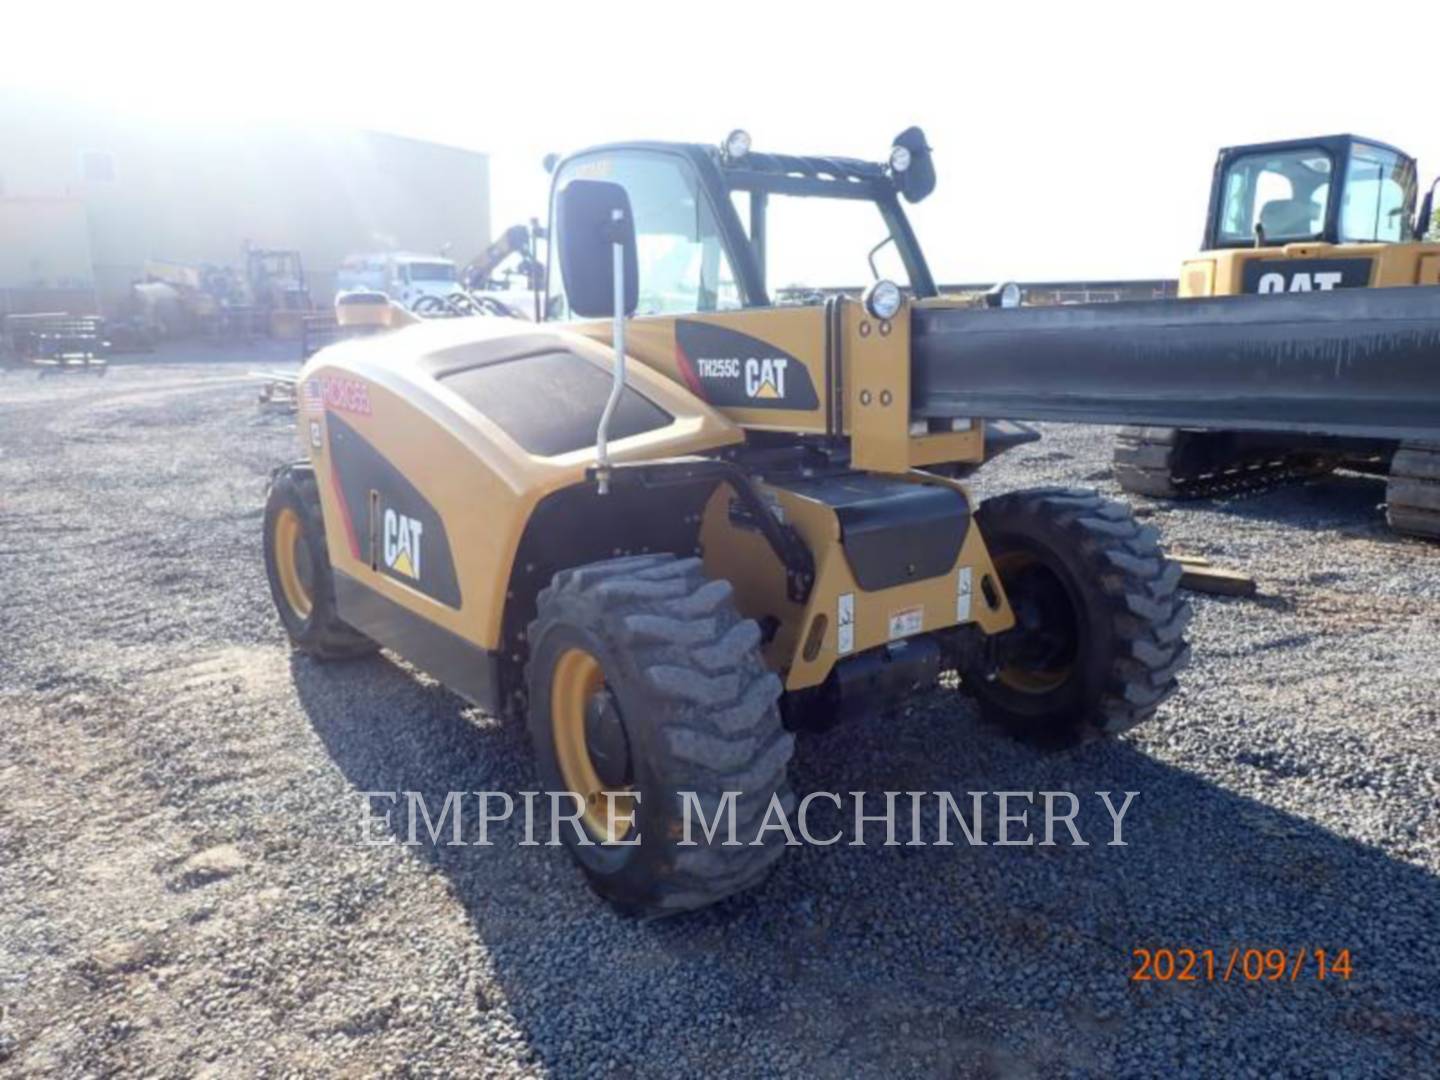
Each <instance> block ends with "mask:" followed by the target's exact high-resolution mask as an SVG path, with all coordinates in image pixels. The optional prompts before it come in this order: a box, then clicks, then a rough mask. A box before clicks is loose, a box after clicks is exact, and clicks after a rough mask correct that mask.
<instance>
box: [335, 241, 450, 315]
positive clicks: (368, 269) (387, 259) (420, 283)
mask: <svg viewBox="0 0 1440 1080" xmlns="http://www.w3.org/2000/svg"><path fill="white" fill-rule="evenodd" d="M459 291H460V281H459V272H458V270H457V268H456V266H455V262H454V260H452V259H447V258H445V256H443V255H416V254H411V253H407V252H398V251H391V252H383V253H380V254H374V255H351V256H350V257H349V258H347V259H346V260H345V261H344V262H343V263H341V264H340V269H339V270H338V271H337V272H336V274H335V294H336V296H337V297H338V296H340V295H341V294H343V293H348V292H378V293H384V294H385V295H386V296H388V297H390V299H391V300H394V301H395V302H396V303H398V304H402V305H404V306H405V307H407V308H414V306H415V303H416V301H418V300H420V299H421V298H422V297H426V296H434V297H438V298H439V299H442V300H443V299H445V298H446V297H448V296H451V295H453V294H454V293H457V292H459Z"/></svg>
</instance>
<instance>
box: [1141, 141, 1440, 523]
mask: <svg viewBox="0 0 1440 1080" xmlns="http://www.w3.org/2000/svg"><path fill="white" fill-rule="evenodd" d="M1417 177H1418V168H1417V166H1416V163H1415V159H1414V158H1412V157H1411V156H1410V155H1408V154H1406V153H1405V152H1404V151H1402V150H1399V149H1397V148H1396V147H1393V146H1387V145H1386V144H1384V143H1382V142H1379V141H1377V140H1374V139H1364V138H1359V137H1356V136H1353V135H1332V136H1326V137H1323V138H1313V139H1294V140H1290V141H1286V142H1274V143H1259V144H1250V145H1246V146H1232V147H1227V148H1225V149H1223V150H1221V151H1220V154H1219V157H1218V159H1217V160H1216V163H1215V177H1214V181H1213V183H1212V185H1211V191H1210V207H1209V213H1208V215H1207V218H1206V223H1205V238H1204V244H1203V247H1204V251H1202V252H1201V254H1199V255H1197V256H1196V257H1195V258H1193V259H1190V260H1189V261H1187V262H1186V263H1185V265H1184V266H1183V267H1182V268H1181V271H1180V295H1181V296H1182V297H1186V298H1202V297H1216V296H1247V295H1248V296H1262V297H1282V296H1294V295H1303V294H1311V293H1313V294H1316V295H1317V296H1319V297H1321V298H1337V297H1339V296H1341V295H1342V294H1344V293H1346V292H1347V291H1348V290H1353V289H1367V288H1381V289H1388V288H1395V287H1401V286H1422V287H1423V286H1428V287H1429V291H1430V292H1431V293H1432V294H1433V293H1434V292H1435V291H1436V289H1435V287H1436V286H1437V285H1440V237H1434V236H1433V235H1430V234H1431V232H1432V230H1433V227H1434V210H1435V191H1436V185H1437V184H1440V181H1437V182H1436V184H1432V185H1431V187H1430V189H1429V191H1428V193H1427V194H1425V195H1424V197H1423V198H1422V199H1421V200H1420V205H1419V208H1418V209H1417V208H1416V198H1417V194H1418V185H1417ZM1427 236H1429V238H1428V239H1427ZM1430 362H1431V363H1433V364H1435V365H1437V366H1440V352H1437V353H1435V354H1433V355H1432V357H1431V361H1430ZM1367 407H1368V403H1367V402H1366V401H1365V399H1363V398H1356V399H1355V400H1354V401H1353V402H1352V403H1351V406H1350V409H1351V413H1352V416H1353V418H1354V420H1355V422H1356V423H1355V426H1356V427H1357V428H1360V429H1363V428H1365V427H1366V424H1365V421H1366V417H1365V415H1364V410H1365V409H1366V408H1367ZM1336 467H1344V468H1348V469H1355V470H1359V471H1362V472H1367V473H1371V474H1373V475H1377V476H1385V477H1388V480H1387V484H1386V516H1387V519H1388V521H1389V522H1390V525H1391V527H1392V528H1394V529H1395V530H1397V531H1399V532H1403V533H1409V534H1411V535H1415V536H1423V537H1427V538H1429V539H1440V445H1436V444H1434V443H1430V442H1425V441H1417V440H1409V441H1407V440H1404V439H1397V438H1389V437H1377V436H1369V435H1359V434H1342V433H1337V432H1336V431H1334V430H1333V425H1318V426H1315V427H1313V428H1307V427H1305V426H1304V425H1297V426H1295V427H1292V428H1291V429H1288V430H1284V431H1276V430H1270V429H1263V430H1224V431H1217V430H1215V429H1213V428H1212V429H1206V428H1194V427H1186V428H1175V427H1159V426H1152V425H1131V426H1127V427H1125V428H1123V429H1122V430H1121V432H1120V434H1119V437H1118V440H1117V442H1116V446H1115V478H1116V480H1118V481H1119V483H1120V486H1121V487H1123V488H1124V489H1125V490H1126V491H1129V492H1134V493H1136V494H1140V495H1148V496H1153V497H1157V498H1167V499H1195V498H1202V497H1206V496H1213V495H1223V494H1229V493H1233V492H1237V491H1245V490H1251V489H1255V488H1260V487H1268V486H1271V485H1274V484H1277V483H1283V482H1286V481H1290V480H1299V479H1304V478H1309V477H1314V476H1318V475H1323V474H1325V473H1328V472H1329V471H1331V470H1332V469H1334V468H1336Z"/></svg>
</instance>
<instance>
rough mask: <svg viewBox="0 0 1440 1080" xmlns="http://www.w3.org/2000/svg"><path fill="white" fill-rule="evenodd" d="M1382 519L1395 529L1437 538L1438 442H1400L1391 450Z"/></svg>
mask: <svg viewBox="0 0 1440 1080" xmlns="http://www.w3.org/2000/svg"><path fill="white" fill-rule="evenodd" d="M1385 518H1386V520H1387V521H1389V522H1390V527H1391V528H1392V529H1394V530H1395V531H1396V532H1400V533H1405V534H1406V535H1408V536H1420V537H1424V538H1426V539H1428V540H1440V443H1404V444H1403V445H1402V446H1401V447H1400V449H1399V450H1397V451H1396V452H1395V457H1394V458H1393V459H1392V460H1391V462H1390V478H1389V480H1387V481H1386V484H1385Z"/></svg>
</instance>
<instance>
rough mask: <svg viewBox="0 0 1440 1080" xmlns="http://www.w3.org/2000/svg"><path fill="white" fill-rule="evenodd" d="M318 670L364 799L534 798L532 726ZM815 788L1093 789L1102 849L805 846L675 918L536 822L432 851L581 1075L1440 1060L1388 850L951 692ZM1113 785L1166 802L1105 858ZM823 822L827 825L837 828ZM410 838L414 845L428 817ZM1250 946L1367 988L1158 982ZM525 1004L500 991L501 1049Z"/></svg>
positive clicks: (507, 988)
mask: <svg viewBox="0 0 1440 1080" xmlns="http://www.w3.org/2000/svg"><path fill="white" fill-rule="evenodd" d="M293 674H294V680H295V685H296V687H297V690H298V692H299V696H300V700H301V702H302V703H303V706H304V708H305V709H306V711H307V713H308V714H309V716H310V719H311V721H312V723H313V724H314V728H315V731H316V732H317V734H318V735H319V737H320V738H321V739H322V740H323V741H324V744H325V746H326V747H327V748H328V750H329V753H330V754H331V756H332V757H333V758H334V760H335V761H336V763H337V764H338V765H339V767H340V768H341V769H342V770H343V771H344V773H345V775H346V776H347V777H348V779H349V781H350V782H351V784H352V785H353V786H354V789H355V790H356V791H357V792H359V791H402V790H414V791H421V792H424V793H425V794H426V796H427V798H428V800H429V802H430V805H431V806H432V807H433V808H438V807H439V806H440V805H441V802H442V801H443V797H444V793H445V792H448V791H451V790H458V791H476V790H487V789H489V790H509V791H511V792H514V791H516V790H520V789H525V788H529V787H533V786H534V783H535V780H534V774H533V772H532V770H531V766H530V762H529V748H528V745H527V739H526V736H525V734H524V732H523V730H522V729H521V726H520V725H518V724H516V725H503V724H499V723H496V722H494V721H492V720H490V719H488V718H483V717H479V716H478V715H477V714H476V713H475V712H474V711H473V710H470V709H468V708H467V707H466V706H465V705H464V703H463V702H461V701H460V700H459V699H457V698H455V697H454V696H452V695H450V694H449V693H448V692H446V691H444V690H442V689H440V688H439V687H436V686H435V685H433V684H430V683H428V682H426V681H423V680H420V679H418V678H416V677H415V676H414V675H413V674H411V673H410V672H409V671H408V670H407V669H405V668H402V667H400V666H398V665H396V664H393V663H391V662H389V661H387V660H374V661H365V662H360V663H356V664H350V665H334V666H317V665H314V664H312V663H311V662H309V661H307V660H304V659H296V660H295V661H294V663H293ZM1163 722H1164V721H1163V719H1162V720H1160V721H1159V723H1163ZM793 775H794V778H795V780H796V788H797V792H798V793H800V794H803V793H805V792H806V791H811V790H818V789H824V790H829V791H837V792H848V791H856V790H867V791H872V792H874V791H884V790H887V789H890V790H915V791H918V790H924V791H937V790H950V791H953V792H957V793H963V792H968V791H999V790H1005V791H1021V792H1028V791H1045V790H1073V791H1075V792H1077V793H1079V794H1080V795H1081V798H1082V805H1081V814H1080V817H1079V819H1078V821H1077V823H1078V824H1079V826H1080V828H1081V831H1082V833H1083V834H1084V835H1085V837H1086V838H1087V840H1089V841H1091V846H1088V847H1069V846H1058V847H990V846H987V847H970V846H963V847H948V848H946V847H935V846H926V847H904V846H902V847H890V848H887V847H881V846H869V847H863V848H861V847H848V846H835V847H824V848H820V847H806V848H797V849H795V850H793V851H792V852H790V853H789V854H788V855H787V857H786V858H785V859H784V860H782V861H781V863H780V866H779V869H778V870H777V871H776V873H775V874H774V875H773V876H772V877H771V878H770V880H769V881H768V882H767V883H766V884H765V885H764V886H763V887H762V888H760V889H759V890H758V891H756V892H754V893H752V894H749V895H746V896H743V897H740V898H736V899H733V900H731V901H727V902H726V903H724V904H722V905H719V906H718V907H716V908H713V909H710V910H708V911H704V912H700V913H697V914H694V915H689V916H682V917H680V918H676V919H672V920H668V921H661V922H652V923H641V922H636V921H634V920H627V919H623V918H620V917H617V916H616V915H614V914H613V913H612V912H611V911H610V910H609V909H608V908H606V907H605V906H604V905H603V904H602V903H601V902H599V901H598V900H596V899H595V898H594V897H593V896H592V895H591V893H590V892H589V891H588V890H587V889H586V887H585V885H584V883H583V881H582V880H581V877H580V875H579V872H578V871H577V870H575V869H574V868H573V867H572V866H571V864H570V862H569V859H568V857H567V856H566V855H565V854H564V853H563V852H562V851H560V850H558V849H553V848H548V847H539V848H521V847H517V846H515V842H516V841H518V840H519V839H520V835H519V830H518V827H517V828H515V829H513V830H510V831H504V832H500V833H497V834H495V835H496V837H497V839H498V840H499V843H498V844H496V845H495V846H492V847H487V848H481V847H434V846H431V845H430V844H429V842H428V840H427V841H426V842H425V843H423V844H421V845H419V846H415V847H412V848H410V849H409V851H411V852H413V856H414V858H415V859H417V860H421V861H423V862H424V863H426V864H428V865H429V866H431V867H433V868H434V869H436V870H438V871H439V872H441V873H443V874H445V875H446V876H447V878H448V879H449V881H450V882H451V884H452V885H453V890H454V895H455V896H456V897H457V898H458V900H459V901H460V903H461V904H463V905H464V907H465V909H466V911H467V913H468V915H469V918H470V920H471V921H472V923H473V925H474V929H475V935H476V937H477V939H478V941H479V943H480V945H481V947H482V949H483V952H484V953H485V955H486V956H487V958H488V961H489V963H490V965H492V966H493V969H494V971H495V972H496V973H497V975H498V978H499V980H500V982H501V984H502V986H503V991H504V998H505V1001H504V1003H503V1006H504V1008H506V1009H507V1010H508V1011H509V1012H510V1013H511V1014H512V1015H513V1016H514V1018H515V1020H516V1022H517V1023H518V1024H519V1025H520V1026H521V1027H522V1028H523V1030H524V1031H525V1034H526V1037H527V1039H528V1041H529V1044H530V1047H531V1050H532V1052H533V1054H534V1056H535V1058H536V1061H537V1063H538V1064H539V1065H541V1066H543V1067H545V1068H547V1069H550V1070H553V1072H554V1073H555V1074H556V1075H576V1074H579V1073H582V1072H583V1073H584V1074H586V1075H610V1074H615V1075H626V1076H628V1075H634V1074H635V1073H636V1072H639V1073H640V1074H645V1075H697V1074H704V1073H712V1072H715V1071H719V1070H721V1069H722V1068H723V1069H726V1070H729V1071H733V1072H736V1073H740V1074H755V1073H762V1072H763V1073H782V1072H792V1071H794V1072H801V1073H804V1074H807V1075H823V1076H837V1077H839V1076H855V1075H895V1074H907V1075H924V1076H970V1075H980V1076H1050V1075H1092V1076H1102V1075H1103V1076H1109V1075H1154V1074H1156V1073H1159V1072H1162V1071H1164V1072H1181V1073H1185V1074H1205V1073H1209V1074H1213V1073H1215V1072H1216V1071H1217V1070H1218V1069H1219V1068H1220V1067H1221V1066H1222V1065H1223V1066H1224V1071H1225V1072H1226V1073H1227V1074H1230V1075H1246V1071H1247V1068H1248V1069H1254V1070H1255V1075H1270V1074H1271V1073H1272V1072H1273V1073H1280V1074H1284V1075H1294V1074H1297V1073H1306V1074H1309V1073H1324V1072H1326V1070H1329V1069H1334V1070H1336V1072H1337V1074H1341V1075H1362V1074H1388V1075H1406V1074H1408V1075H1419V1074H1421V1073H1423V1072H1425V1071H1426V1070H1427V1069H1428V1068H1429V1067H1430V1066H1427V1065H1425V1062H1427V1061H1428V1062H1430V1063H1431V1065H1433V1062H1434V1061H1435V1060H1436V1056H1435V1055H1436V1052H1437V1042H1436V1039H1437V1036H1436V1032H1437V1030H1440V1005H1437V995H1436V994H1435V990H1436V987H1437V972H1440V953H1437V945H1436V936H1435V927H1436V926H1437V925H1440V879H1437V878H1436V877H1434V876H1432V875H1430V874H1427V873H1425V872H1423V871H1421V870H1419V869H1417V868H1415V867H1412V866H1410V865H1408V864H1406V863H1403V862H1400V861H1397V860H1395V859H1393V858H1391V857H1388V856H1387V855H1385V854H1384V853H1382V852H1381V851H1379V850H1377V849H1375V848H1371V847H1368V846H1365V845H1363V844H1360V843H1356V842H1354V841H1352V840H1349V839H1346V838H1343V837H1340V836H1337V835H1336V834H1334V833H1332V832H1329V831H1327V830H1325V829H1323V828H1320V827H1317V826H1316V825H1314V824H1312V823H1311V822H1309V821H1307V820H1305V819H1304V818H1301V817H1296V816H1293V815H1289V814H1286V813H1283V812H1279V811H1277V810H1275V809H1274V808H1272V807H1269V806H1266V805H1265V804H1263V803H1260V802H1256V801H1254V800H1252V799H1249V798H1245V797H1242V796H1239V795H1236V794H1234V793H1232V792H1230V791H1228V790H1225V789H1223V788H1220V787H1217V786H1215V785H1213V784H1211V783H1208V782H1207V781H1205V780H1203V779H1200V778H1198V777H1196V776H1193V775H1190V774H1188V773H1186V772H1183V771H1179V770H1177V769H1175V768H1172V767H1170V766H1168V765H1165V764H1162V763H1160V762H1157V761H1155V760H1153V759H1151V758H1150V757H1147V756H1146V755H1145V754H1144V753H1141V752H1139V751H1138V750H1137V749H1136V748H1135V747H1134V746H1133V745H1132V744H1130V743H1129V742H1126V741H1120V742H1111V743H1104V744H1092V745H1090V746H1087V747H1083V748H1080V749H1078V750H1074V751H1070V752H1064V753H1050V754H1042V753H1039V752H1036V751H1034V750H1031V749H1027V748H1025V747H1023V746H1019V745H1017V744H1015V743H1013V742H1011V741H1010V740H1008V739H1006V738H1005V737H1003V736H1002V735H1001V734H999V733H997V732H995V731H993V730H990V729H988V728H987V727H985V726H984V725H982V724H980V723H979V722H978V721H977V719H976V718H975V716H974V714H973V712H972V710H971V709H970V708H969V707H968V705H966V704H965V703H964V702H963V700H962V699H959V698H956V697H954V696H952V695H950V694H947V693H946V692H943V691H937V692H935V693H932V694H929V695H925V696H923V697H919V698H917V699H916V700H915V701H914V702H912V703H911V705H910V706H909V707H908V708H907V710H906V711H905V713H904V714H903V715H897V716H890V717H875V718H872V719H871V720H870V721H868V722H866V723H863V724H856V725H854V726H851V727H849V728H845V729H842V730H839V731H836V732H834V733H831V734H829V735H827V736H824V737H804V738H802V739H801V741H800V745H799V749H798V752H797V758H796V765H795V767H794V773H793ZM1276 782H1283V781H1279V780H1277V781H1276ZM1097 790H1100V791H1111V792H1116V793H1118V792H1123V791H1136V792H1138V793H1139V794H1138V795H1137V796H1136V799H1135V802H1134V804H1133V805H1132V807H1131V808H1130V811H1129V813H1128V815H1127V816H1126V818H1125V833H1124V836H1125V840H1126V841H1127V846H1124V847H1113V846H1107V845H1106V841H1108V840H1110V839H1111V824H1110V818H1109V816H1108V815H1107V814H1106V812H1105V810H1104V809H1103V807H1102V806H1101V804H1100V803H1099V802H1098V800H1097V799H1096V798H1095V796H1094V792H1096V791H1097ZM961 801H962V805H964V804H965V800H963V799H962V800H961ZM1117 802H1118V797H1117ZM357 804H358V800H357ZM816 807H817V809H822V808H823V809H828V813H824V812H817V813H815V814H813V815H812V818H811V828H812V832H813V833H814V834H815V835H816V836H826V835H829V834H831V833H833V832H834V831H835V829H836V828H838V827H839V826H840V824H841V823H840V821H839V818H838V815H837V814H836V812H835V811H834V809H833V807H831V806H829V804H826V803H817V804H816ZM393 827H394V830H395V835H396V838H397V839H400V840H403V839H404V834H405V826H404V823H403V815H396V820H395V821H394V822H393ZM871 829H872V832H875V831H876V830H875V827H874V826H872V827H871ZM994 833H995V826H994V821H993V815H992V816H991V819H990V820H989V821H988V822H987V824H986V826H985V835H986V836H989V837H991V838H993V836H994ZM925 834H926V838H927V839H928V840H933V839H934V838H935V828H934V816H933V815H927V827H926V829H925ZM464 835H465V837H466V838H467V839H473V837H474V812H473V807H471V808H470V810H469V813H468V816H467V820H466V823H465V834H464ZM954 835H955V833H954V831H953V830H952V836H954ZM1061 835H1063V830H1062V831H1061ZM422 837H423V833H422ZM875 838H876V840H878V839H879V838H880V837H879V836H878V835H877V836H876V837H875ZM908 838H909V836H908V826H904V827H902V833H901V839H902V840H903V839H908ZM401 885H403V883H401ZM396 887H399V886H396ZM401 902H403V899H402V901H401ZM1235 945H1240V946H1257V947H1278V948H1284V949H1288V950H1290V951H1291V955H1292V956H1293V955H1294V953H1295V950H1298V949H1299V948H1301V947H1304V948H1307V949H1315V948H1324V949H1326V950H1328V951H1331V952H1332V953H1333V952H1334V951H1335V950H1339V949H1343V948H1348V949H1349V950H1350V951H1351V956H1352V959H1353V972H1354V974H1353V978H1352V979H1351V980H1350V981H1349V982H1345V981H1342V980H1339V979H1337V978H1334V977H1332V978H1331V979H1329V980H1327V981H1325V982H1323V983H1322V982H1318V981H1317V980H1316V978H1315V974H1314V970H1313V967H1309V966H1307V969H1306V970H1305V971H1304V972H1302V973H1301V974H1300V976H1299V977H1298V979H1297V980H1296V981H1295V982H1294V983H1293V984H1292V983H1290V982H1289V981H1288V980H1287V981H1282V982H1279V983H1262V984H1249V985H1246V984H1244V983H1242V982H1240V981H1238V980H1237V981H1236V982H1233V983H1231V984H1228V985H1223V984H1219V983H1215V984H1208V983H1206V982H1203V981H1202V982H1195V983H1185V984H1175V983H1170V984H1158V983H1153V982H1152V983H1135V982H1131V981H1130V975H1131V973H1132V971H1133V970H1134V968H1135V965H1136V961H1135V958H1134V956H1133V953H1132V950H1134V949H1137V948H1155V947H1173V948H1180V947H1190V948H1195V949H1205V948H1213V949H1215V950H1216V953H1217V966H1219V967H1221V968H1222V969H1223V966H1224V962H1225V957H1226V956H1227V955H1228V950H1229V949H1230V948H1231V947H1232V946H1235ZM1220 974H1223V971H1222V972H1219V973H1217V978H1218V977H1219V975H1220ZM499 1004H500V1003H498V1002H495V1001H492V1000H489V999H488V997H487V995H486V994H485V992H484V991H483V990H482V991H479V992H478V993H477V994H476V1002H475V1023H476V1025H477V1031H476V1032H475V1033H474V1040H475V1043H476V1049H477V1052H478V1051H482V1047H481V1046H480V1041H481V1040H480V1032H479V1030H478V1026H479V1025H483V1023H484V1017H485V1014H486V1012H487V1010H489V1009H490V1008H492V1007H497V1006H498V1005H499Z"/></svg>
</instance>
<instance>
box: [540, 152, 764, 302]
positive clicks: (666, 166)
mask: <svg viewBox="0 0 1440 1080" xmlns="http://www.w3.org/2000/svg"><path fill="white" fill-rule="evenodd" d="M575 179H582V180H584V179H588V180H608V181H610V182H612V183H617V184H620V185H621V186H622V187H624V188H625V191H626V194H628V195H629V196H630V210H631V213H632V214H634V216H635V247H636V260H637V263H638V267H637V269H638V271H639V279H640V303H639V306H638V307H637V308H636V311H635V314H637V315H684V314H690V313H694V312H701V311H732V310H735V309H737V308H739V307H741V306H742V303H741V297H740V289H739V287H738V286H737V284H736V278H735V272H734V270H733V269H732V267H731V264H730V259H729V256H728V255H727V254H726V252H725V248H724V244H723V242H722V241H721V238H720V230H719V227H718V225H717V224H716V221H715V212H714V210H713V209H712V207H711V206H710V203H709V200H708V199H707V198H706V195H705V192H704V190H703V189H702V188H701V186H700V182H699V179H698V178H697V177H696V176H695V175H694V172H693V170H692V169H691V167H690V164H689V162H687V161H685V160H684V159H683V158H680V157H677V156H675V155H672V154H663V153H646V152H643V151H631V150H627V151H624V152H622V153H614V154H604V153H601V154H596V155H593V156H590V157H585V158H578V159H576V160H573V161H570V162H568V163H567V164H566V165H565V167H564V168H563V170H562V171H561V173H560V175H559V176H558V177H557V178H556V183H555V191H556V193H557V194H558V193H559V192H560V191H561V190H562V189H563V188H564V187H565V185H566V184H568V183H569V182H570V181H571V180H575ZM551 220H552V221H555V220H557V219H556V216H555V215H554V214H553V213H552V215H551ZM564 243H565V238H564V237H563V236H558V235H557V236H556V237H554V239H553V244H552V250H554V249H555V247H556V246H557V245H560V244H564ZM548 314H549V317H550V318H552V319H553V318H559V319H563V318H568V317H569V314H570V313H569V307H568V305H567V304H566V303H565V297H564V284H563V282H561V281H560V274H559V273H558V272H557V270H556V268H555V267H553V266H552V267H551V272H550V302H549V308H548Z"/></svg>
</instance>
